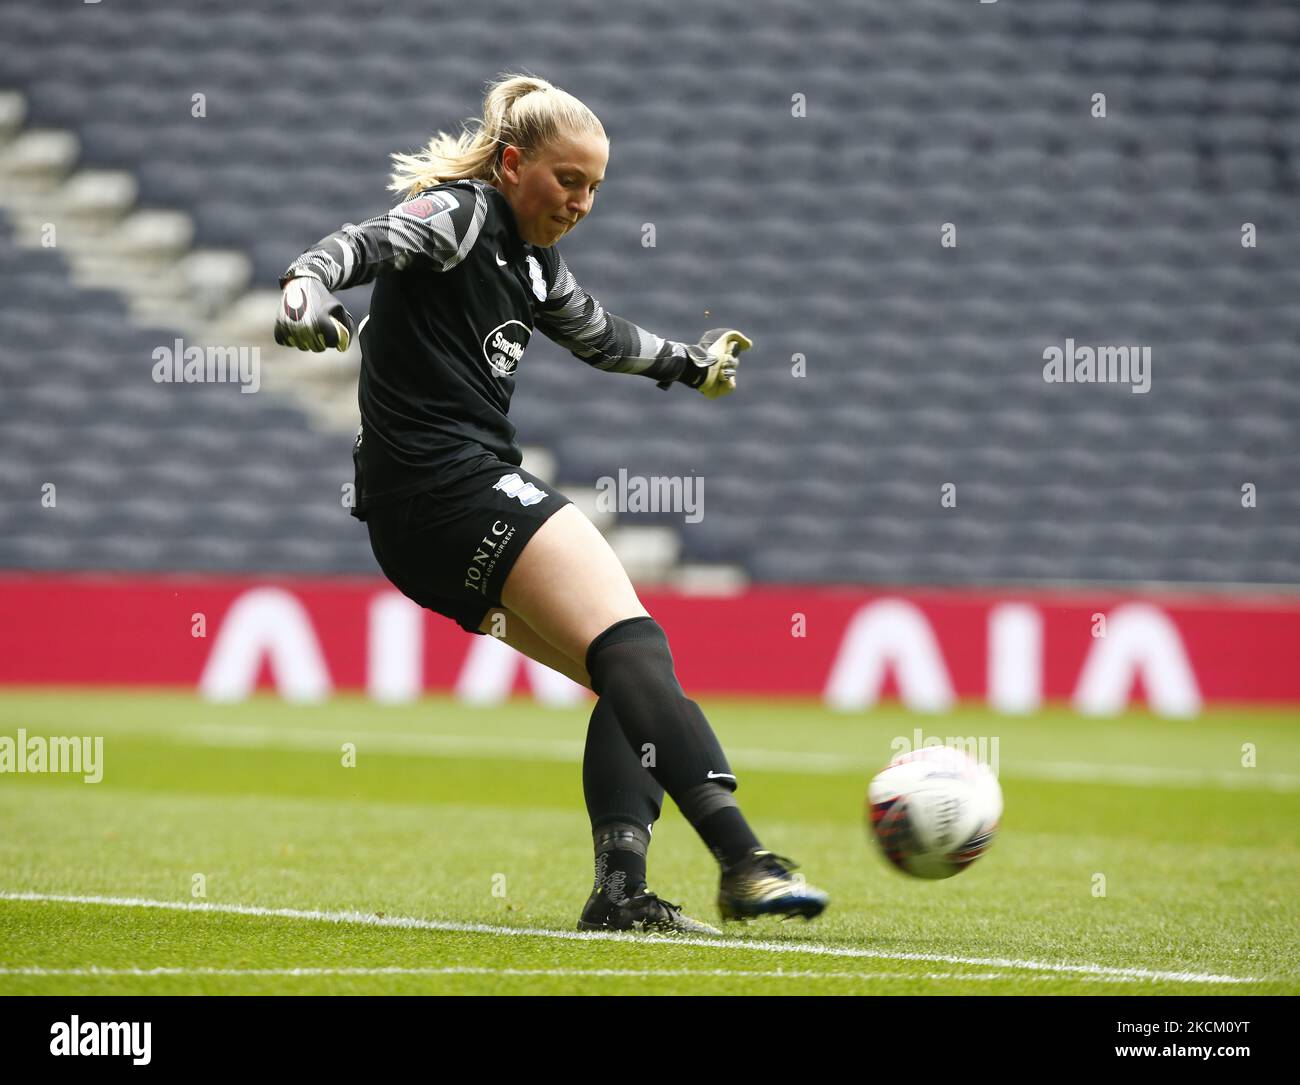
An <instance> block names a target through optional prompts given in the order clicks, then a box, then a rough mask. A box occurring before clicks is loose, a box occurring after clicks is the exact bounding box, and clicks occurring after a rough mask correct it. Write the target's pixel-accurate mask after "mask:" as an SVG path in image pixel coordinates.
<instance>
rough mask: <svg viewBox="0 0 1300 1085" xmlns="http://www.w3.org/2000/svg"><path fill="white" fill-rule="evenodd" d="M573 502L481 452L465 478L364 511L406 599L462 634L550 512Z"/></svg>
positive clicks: (382, 559)
mask: <svg viewBox="0 0 1300 1085" xmlns="http://www.w3.org/2000/svg"><path fill="white" fill-rule="evenodd" d="M571 504H573V502H572V501H570V500H569V499H568V498H567V497H565V496H564V495H563V494H562V493H560V492H558V491H557V490H556V489H555V487H553V486H551V485H550V484H549V483H546V482H543V481H542V480H541V479H540V478H538V477H537V476H536V475H533V474H530V473H529V472H527V471H525V470H524V469H523V468H522V467H515V466H514V465H513V464H509V463H505V462H504V461H502V460H499V459H497V458H496V457H495V456H487V457H485V458H484V459H483V461H482V463H481V464H480V465H479V466H476V467H475V468H474V469H473V470H472V471H470V473H469V474H468V475H466V476H464V477H463V478H459V479H457V480H456V481H455V482H452V483H449V484H447V485H445V486H438V487H436V488H435V489H431V490H426V491H424V492H422V493H418V494H415V495H414V496H412V497H404V498H401V499H400V500H398V501H395V502H393V503H391V504H386V505H381V506H380V507H379V508H375V509H370V510H368V511H367V513H366V526H367V527H368V528H369V530H370V546H371V548H372V549H373V550H374V552H375V560H376V561H378V562H379V567H380V568H381V569H382V570H383V571H384V575H385V576H386V577H388V579H389V580H391V581H392V582H393V585H394V586H395V587H396V588H397V589H398V590H399V591H400V592H401V593H402V594H403V595H405V596H407V598H409V599H413V600H414V601H415V602H417V603H419V604H420V606H422V607H427V608H428V609H429V610H432V611H434V612H436V613H438V614H441V615H443V616H444V617H447V618H451V619H452V620H453V621H454V622H456V623H457V624H458V625H459V626H460V627H461V628H462V629H464V630H465V631H466V632H468V633H477V632H479V628H478V627H479V624H480V623H481V622H482V621H483V617H484V615H486V614H487V612H488V611H489V610H491V609H492V608H493V607H499V606H501V587H502V585H503V584H505V582H506V577H507V575H509V573H510V570H511V569H512V568H514V564H515V562H516V561H517V560H518V558H519V555H520V553H521V552H522V551H523V548H524V546H525V545H526V544H527V542H528V540H529V539H531V538H532V537H533V535H534V534H535V533H536V531H537V529H538V528H539V527H541V526H542V525H543V524H544V523H546V521H547V520H548V519H549V518H550V516H551V514H552V513H554V512H556V511H558V510H559V509H562V508H564V506H565V505H571Z"/></svg>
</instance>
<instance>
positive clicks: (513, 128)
mask: <svg viewBox="0 0 1300 1085" xmlns="http://www.w3.org/2000/svg"><path fill="white" fill-rule="evenodd" d="M470 125H475V126H476V127H475V128H471V127H470ZM588 134H590V135H597V136H600V137H601V138H602V139H605V140H608V139H609V137H608V136H606V135H605V128H604V126H603V125H602V124H601V123H600V119H599V118H598V117H597V116H596V114H595V113H593V112H592V111H591V110H590V109H588V108H587V107H586V106H585V105H584V104H583V103H582V102H580V101H579V100H578V99H577V98H575V97H574V96H573V95H572V94H569V93H568V92H567V91H563V90H561V89H560V88H559V87H556V86H553V85H552V84H550V83H548V82H547V81H546V80H545V79H540V78H538V77H537V76H534V75H528V74H518V73H513V72H512V73H507V74H503V75H500V76H498V77H497V79H496V80H495V81H494V82H492V83H490V84H488V90H487V94H486V96H485V97H484V98H483V116H482V118H478V117H475V118H473V120H471V121H469V122H467V123H466V125H464V126H463V130H462V131H461V134H460V135H459V136H449V135H447V134H446V133H445V132H441V131H440V132H439V133H438V134H437V135H436V136H434V137H433V138H432V139H431V140H429V144H428V146H427V147H425V149H424V150H423V151H420V152H419V153H417V154H394V155H390V156H389V157H390V158H392V160H393V163H394V168H393V173H392V179H391V183H390V184H389V186H388V187H389V190H390V191H392V192H400V193H402V194H403V195H405V196H408V197H409V196H413V195H415V194H416V193H417V192H421V191H423V190H424V189H426V188H432V187H433V186H434V185H437V184H441V183H442V182H444V181H457V180H460V179H461V178H465V177H475V178H478V179H480V180H483V181H489V182H491V183H493V184H496V183H497V182H499V181H500V180H501V172H500V171H501V152H502V151H503V150H505V148H506V147H507V146H509V145H511V144H513V145H514V146H516V147H518V148H519V149H520V150H521V151H522V152H523V153H524V156H525V157H526V158H531V157H532V156H533V155H535V154H536V153H538V152H539V151H541V150H542V148H544V147H546V146H548V145H549V144H550V143H552V142H554V141H555V140H556V139H558V138H561V137H564V136H582V135H588Z"/></svg>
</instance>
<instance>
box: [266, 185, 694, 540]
mask: <svg viewBox="0 0 1300 1085" xmlns="http://www.w3.org/2000/svg"><path fill="white" fill-rule="evenodd" d="M297 274H311V275H315V276H317V277H318V278H319V279H320V280H321V281H322V282H323V283H324V284H325V286H326V288H327V289H329V290H330V291H337V290H342V289H345V288H347V287H350V286H358V285H360V284H361V283H365V282H369V281H370V280H371V279H375V280H376V282H375V288H374V293H373V295H372V297H371V301H370V315H369V317H368V318H367V319H366V320H365V321H363V326H362V329H361V335H360V338H361V358H362V362H361V377H360V383H359V385H358V388H357V398H358V402H359V404H360V407H361V427H360V429H359V430H358V431H357V438H356V444H355V446H354V449H353V454H352V456H353V463H354V465H355V468H356V495H355V503H354V505H353V508H352V515H353V516H355V517H357V518H358V519H360V520H364V519H365V518H366V510H367V509H370V508H373V507H375V506H377V505H381V504H384V503H386V502H389V501H395V500H397V499H398V498H401V497H406V496H409V495H411V494H414V493H418V492H420V491H422V490H426V489H430V488H432V487H433V486H434V485H436V484H438V483H445V482H451V481H454V480H456V479H457V478H458V477H460V476H461V475H463V474H465V473H468V472H469V471H470V470H472V468H473V466H474V463H475V461H477V460H479V459H481V458H482V457H483V456H484V455H485V454H487V453H491V454H492V455H494V456H497V457H498V458H500V459H501V460H503V461H505V462H506V463H510V464H514V465H516V466H517V465H518V464H519V462H520V460H521V459H522V458H523V457H522V453H521V452H520V449H519V445H518V444H517V443H516V441H515V427H514V425H513V424H512V423H511V422H510V420H509V419H508V418H507V413H508V411H509V409H510V397H511V395H512V394H513V392H514V388H515V375H516V372H517V370H518V367H519V365H520V363H521V361H522V359H523V355H524V351H525V349H526V348H527V346H528V341H529V339H530V338H531V336H532V334H533V331H534V329H538V330H540V331H541V332H543V334H545V335H546V336H547V337H548V338H550V339H552V340H554V341H555V342H556V343H559V344H560V345H561V346H563V347H565V348H567V349H568V350H570V351H571V352H572V353H573V354H574V355H576V356H577V357H578V358H581V359H582V360H583V361H585V362H586V363H587V364H588V365H591V366H592V367H594V368H596V369H606V370H611V371H614V372H620V373H639V374H641V375H643V376H646V377H650V378H652V379H654V380H655V381H672V380H676V379H677V378H678V377H679V376H680V375H681V373H682V371H683V369H684V368H685V366H686V364H687V348H686V344H684V343H678V342H673V341H671V340H665V339H662V338H660V337H659V336H657V335H654V334H653V333H651V332H648V331H645V330H644V329H642V328H639V327H637V326H636V325H635V324H632V323H630V322H629V321H626V320H624V319H622V318H621V317H617V316H614V315H613V314H612V313H607V312H605V310H604V309H603V308H602V307H601V305H600V303H599V302H597V301H596V300H595V299H594V298H592V297H591V296H590V295H589V294H587V292H586V291H585V290H583V289H582V287H581V286H579V285H578V283H577V282H576V281H575V280H574V277H573V275H572V273H571V272H570V271H569V268H568V266H567V265H566V264H565V262H564V258H563V257H562V256H561V255H560V253H559V251H558V250H557V249H556V248H555V247H554V246H552V247H550V248H542V247H540V246H536V245H530V244H528V243H527V242H525V241H524V240H523V239H522V238H521V237H520V235H519V228H518V224H517V222H516V219H515V214H514V211H513V209H512V208H511V207H510V204H509V203H508V202H507V200H506V198H505V197H504V196H503V195H502V194H501V193H500V192H498V191H497V189H496V188H494V187H493V186H492V185H490V184H488V183H487V182H486V181H480V180H462V181H449V182H447V183H445V184H440V185H437V186H435V187H433V188H430V189H428V190H426V191H424V192H422V193H420V194H419V195H417V196H415V197H414V198H412V199H410V200H407V201H406V202H405V203H402V204H401V205H399V206H398V207H395V208H393V209H392V210H391V211H388V212H386V213H384V214H382V215H379V216H377V217H375V218H373V219H370V220H368V221H366V222H363V223H362V224H361V225H360V226H354V225H352V224H350V223H349V224H348V225H346V226H344V227H343V228H342V229H341V230H338V231H336V232H335V233H332V234H330V235H329V236H328V237H325V238H323V239H322V240H321V241H319V242H318V243H317V244H316V245H314V246H313V247H312V248H311V249H309V250H308V251H307V252H305V253H304V254H303V255H302V256H300V257H298V259H296V260H295V261H294V262H293V263H292V264H290V265H289V267H288V269H286V271H285V273H284V275H283V277H282V279H281V282H284V281H285V280H287V279H288V278H290V277H292V276H293V275H297Z"/></svg>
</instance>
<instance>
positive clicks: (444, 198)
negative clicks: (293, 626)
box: [398, 192, 456, 219]
mask: <svg viewBox="0 0 1300 1085" xmlns="http://www.w3.org/2000/svg"><path fill="white" fill-rule="evenodd" d="M455 208H456V199H455V197H454V196H448V195H447V194H446V193H445V192H430V193H427V194H426V195H424V196H421V197H419V199H415V200H410V201H408V202H407V203H404V204H402V206H401V207H399V208H398V210H399V211H401V212H402V214H403V215H409V216H410V217H411V218H413V219H428V218H433V216H434V215H437V214H439V213H440V212H443V211H453V210H455Z"/></svg>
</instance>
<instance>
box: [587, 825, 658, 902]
mask: <svg viewBox="0 0 1300 1085" xmlns="http://www.w3.org/2000/svg"><path fill="white" fill-rule="evenodd" d="M591 836H592V840H593V842H594V843H595V845H596V880H595V883H594V884H593V886H592V888H593V889H600V890H603V891H604V893H605V895H606V896H607V897H608V898H609V899H610V900H611V901H613V902H614V903H615V904H618V903H620V902H621V901H624V900H626V899H627V898H628V897H635V896H636V895H637V894H638V893H640V892H641V891H642V890H644V889H645V853H646V848H648V847H649V846H650V834H649V833H648V832H646V831H645V830H644V829H643V828H642V827H641V826H640V825H630V824H628V825H608V826H606V827H605V828H603V829H596V830H594V831H593V832H592V834H591Z"/></svg>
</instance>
